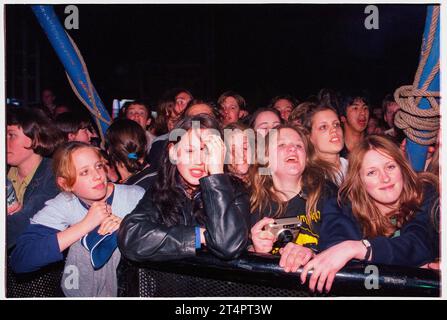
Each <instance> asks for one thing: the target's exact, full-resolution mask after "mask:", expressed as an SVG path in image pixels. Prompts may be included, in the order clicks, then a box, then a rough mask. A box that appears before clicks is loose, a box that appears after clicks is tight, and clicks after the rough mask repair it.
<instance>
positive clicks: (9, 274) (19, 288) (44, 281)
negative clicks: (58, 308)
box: [6, 261, 65, 298]
mask: <svg viewBox="0 0 447 320" xmlns="http://www.w3.org/2000/svg"><path fill="white" fill-rule="evenodd" d="M64 264H65V262H64V261H61V262H58V263H53V264H51V265H49V266H47V267H45V268H42V269H40V270H39V271H36V272H30V273H26V274H15V273H14V272H13V271H12V270H11V268H10V267H9V265H8V268H6V297H7V298H53V297H64V294H63V292H62V289H61V280H62V274H63V272H64Z"/></svg>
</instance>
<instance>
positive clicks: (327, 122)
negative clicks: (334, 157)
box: [310, 110, 344, 154]
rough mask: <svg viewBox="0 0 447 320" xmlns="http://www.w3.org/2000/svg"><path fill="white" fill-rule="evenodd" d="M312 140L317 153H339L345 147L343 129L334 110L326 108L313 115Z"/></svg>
mask: <svg viewBox="0 0 447 320" xmlns="http://www.w3.org/2000/svg"><path fill="white" fill-rule="evenodd" d="M310 141H311V142H312V144H313V145H314V147H315V151H316V152H317V154H318V153H320V154H321V153H324V154H337V153H339V152H340V151H341V149H343V144H344V140H343V130H342V129H341V126H340V120H339V119H338V116H337V114H336V113H335V112H334V111H332V110H324V111H320V112H317V113H316V114H315V115H314V116H313V119H312V131H311V134H310Z"/></svg>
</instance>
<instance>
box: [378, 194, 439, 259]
mask: <svg viewBox="0 0 447 320" xmlns="http://www.w3.org/2000/svg"><path fill="white" fill-rule="evenodd" d="M425 195H426V197H425V199H424V201H423V203H422V206H421V208H420V209H419V210H418V211H417V212H416V215H415V216H414V218H413V219H411V220H410V221H409V222H408V223H406V224H405V225H404V226H403V227H402V229H401V230H400V236H398V237H394V238H386V237H376V238H374V239H371V240H370V243H371V247H372V262H374V263H383V264H393V265H401V266H414V267H419V266H421V265H423V264H425V263H427V262H431V261H432V260H433V259H434V258H435V256H434V250H433V248H432V245H431V241H430V224H431V223H432V221H431V219H430V212H431V209H432V206H433V202H434V200H435V198H436V197H437V196H438V197H439V195H438V194H437V193H436V192H434V191H431V190H430V191H429V192H426V193H425Z"/></svg>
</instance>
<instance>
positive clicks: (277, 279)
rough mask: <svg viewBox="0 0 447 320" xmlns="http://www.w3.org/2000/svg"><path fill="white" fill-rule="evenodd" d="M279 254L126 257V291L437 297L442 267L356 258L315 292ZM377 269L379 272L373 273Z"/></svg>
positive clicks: (155, 294) (171, 294) (163, 294)
mask: <svg viewBox="0 0 447 320" xmlns="http://www.w3.org/2000/svg"><path fill="white" fill-rule="evenodd" d="M278 262H279V257H277V256H271V255H261V254H252V253H247V254H244V255H242V256H241V257H240V258H239V259H236V260H231V261H222V260H219V259H217V258H215V257H214V256H212V255H211V254H209V253H206V252H200V253H199V254H198V255H197V256H196V257H194V258H188V259H183V260H178V261H169V262H145V263H130V262H128V265H127V271H126V277H127V281H125V282H126V284H127V285H126V287H125V288H124V292H123V295H125V296H140V297H222V296H226V297H299V296H323V297H324V296H328V295H330V296H382V297H412V296H416V297H439V296H440V274H439V272H438V271H434V270H427V269H419V268H406V267H396V266H386V265H376V266H373V267H369V268H366V267H367V266H368V265H365V264H363V263H360V262H357V263H356V262H353V263H351V264H349V265H348V266H347V267H345V268H343V269H342V270H340V272H338V273H337V276H336V278H335V281H334V284H333V287H332V290H331V292H330V293H329V294H318V293H315V294H314V293H312V292H310V291H309V289H308V287H307V283H306V284H304V285H302V284H301V282H300V279H299V277H300V274H301V269H299V270H298V272H295V273H286V272H284V271H283V270H282V268H281V267H279V265H278ZM375 271H377V272H375Z"/></svg>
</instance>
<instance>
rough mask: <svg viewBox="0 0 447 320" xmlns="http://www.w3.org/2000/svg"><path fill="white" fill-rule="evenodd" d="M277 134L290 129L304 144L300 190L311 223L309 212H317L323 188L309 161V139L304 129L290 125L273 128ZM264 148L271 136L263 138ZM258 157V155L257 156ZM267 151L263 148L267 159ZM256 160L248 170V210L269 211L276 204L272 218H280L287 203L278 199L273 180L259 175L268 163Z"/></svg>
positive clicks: (268, 175) (278, 192) (316, 170)
mask: <svg viewBox="0 0 447 320" xmlns="http://www.w3.org/2000/svg"><path fill="white" fill-rule="evenodd" d="M275 129H276V130H278V132H279V131H280V130H282V129H292V130H294V131H296V132H297V133H298V135H299V136H300V137H301V139H302V140H303V143H304V148H305V150H306V155H307V156H306V167H305V169H304V171H303V174H302V177H301V182H302V188H303V189H305V190H306V193H307V201H306V216H307V218H308V221H311V219H310V214H311V212H316V211H317V204H318V200H319V199H320V196H321V193H322V192H323V188H324V182H325V179H324V175H323V174H322V173H321V171H320V170H319V169H318V167H316V166H315V165H314V164H313V163H312V161H311V160H310V159H311V156H312V154H313V152H314V150H313V147H312V144H310V143H309V139H308V138H307V135H306V134H305V131H304V129H302V128H300V127H296V126H292V125H288V124H286V125H280V126H278V127H276V128H275ZM265 139H266V143H265V145H266V146H269V140H270V139H271V134H270V133H269V134H267V136H266V137H265ZM258 155H259V154H258ZM268 155H269V150H268V147H267V148H265V156H266V159H268ZM259 160H260V159H256V161H255V164H254V165H253V166H252V167H251V168H250V187H251V189H252V194H251V197H250V208H251V212H252V213H253V212H256V211H259V212H262V211H264V210H269V211H271V209H272V202H275V203H277V204H278V209H277V210H276V212H275V214H274V216H273V218H278V217H281V216H282V215H283V214H284V211H285V208H286V206H287V201H282V200H281V198H280V194H281V191H279V190H277V189H276V188H275V185H274V183H273V178H272V176H271V175H270V174H267V175H261V174H260V173H259V172H260V169H267V168H268V161H263V162H262V163H263V164H261V162H260V161H259Z"/></svg>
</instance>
